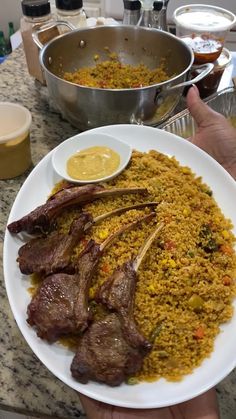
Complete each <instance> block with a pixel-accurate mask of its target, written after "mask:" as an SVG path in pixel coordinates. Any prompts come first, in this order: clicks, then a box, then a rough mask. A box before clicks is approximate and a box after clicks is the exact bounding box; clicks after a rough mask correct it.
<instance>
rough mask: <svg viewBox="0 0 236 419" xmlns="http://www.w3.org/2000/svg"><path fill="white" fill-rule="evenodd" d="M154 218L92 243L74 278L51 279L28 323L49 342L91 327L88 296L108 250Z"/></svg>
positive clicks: (35, 302)
mask: <svg viewBox="0 0 236 419" xmlns="http://www.w3.org/2000/svg"><path fill="white" fill-rule="evenodd" d="M154 216H155V213H150V214H148V215H145V216H143V217H139V218H138V219H136V220H135V221H133V222H132V223H129V224H127V225H125V226H123V227H122V228H121V229H120V230H117V231H116V232H115V233H113V234H112V235H111V236H109V237H108V238H107V239H106V240H105V241H104V242H103V243H102V244H98V243H96V242H95V241H94V240H90V241H89V243H88V244H87V246H86V247H85V249H84V250H83V252H82V253H81V254H80V255H79V258H78V262H77V272H76V273H75V274H74V275H69V274H65V273H58V274H54V275H50V276H48V277H47V278H46V279H45V280H44V281H43V283H42V285H41V286H40V287H39V289H38V290H37V292H36V294H35V295H34V297H33V298H32V301H31V303H30V304H29V306H28V309H27V314H28V319H27V321H28V323H29V324H30V325H31V326H36V329H37V334H38V336H39V337H41V338H42V339H46V340H48V341H49V342H54V341H56V340H57V339H58V338H59V337H61V336H64V335H67V334H71V333H77V334H78V333H80V332H82V331H84V330H85V329H86V328H87V327H88V323H89V321H90V316H89V310H88V293H89V288H90V285H91V280H92V277H93V275H94V273H95V270H96V268H97V265H98V262H99V260H100V257H101V255H102V254H103V252H104V251H105V249H106V248H107V247H108V246H109V245H111V243H112V242H113V241H114V240H115V239H116V238H117V237H118V236H120V235H121V234H122V233H123V232H125V231H129V230H131V229H132V228H134V227H135V226H137V225H139V224H140V223H141V222H143V221H149V220H151V219H152V218H153V217H154Z"/></svg>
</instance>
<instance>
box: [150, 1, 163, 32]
mask: <svg viewBox="0 0 236 419" xmlns="http://www.w3.org/2000/svg"><path fill="white" fill-rule="evenodd" d="M162 13H163V1H161V0H158V1H154V3H153V12H152V18H153V23H152V27H153V28H156V29H162V19H161V15H162Z"/></svg>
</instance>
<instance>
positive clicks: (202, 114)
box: [186, 86, 214, 126]
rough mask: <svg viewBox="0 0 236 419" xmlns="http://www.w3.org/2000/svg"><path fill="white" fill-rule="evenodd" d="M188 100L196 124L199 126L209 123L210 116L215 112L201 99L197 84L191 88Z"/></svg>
mask: <svg viewBox="0 0 236 419" xmlns="http://www.w3.org/2000/svg"><path fill="white" fill-rule="evenodd" d="M186 100H187V106H188V109H189V111H190V113H191V115H192V117H193V119H194V120H195V122H196V124H197V125H198V126H204V125H206V124H207V125H208V124H209V118H210V119H211V118H212V116H213V115H214V112H213V111H212V110H211V109H210V108H209V106H207V105H206V104H205V103H204V102H203V101H202V100H201V98H200V96H199V92H198V89H197V87H196V86H192V87H191V88H190V89H189V91H188V94H187V98H186Z"/></svg>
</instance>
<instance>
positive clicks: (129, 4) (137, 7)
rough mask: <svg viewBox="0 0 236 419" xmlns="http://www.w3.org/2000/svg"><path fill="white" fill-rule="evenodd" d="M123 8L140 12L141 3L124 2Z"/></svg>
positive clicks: (127, 0)
mask: <svg viewBox="0 0 236 419" xmlns="http://www.w3.org/2000/svg"><path fill="white" fill-rule="evenodd" d="M124 8H125V10H140V9H141V2H140V1H139V0H133V1H130V0H124Z"/></svg>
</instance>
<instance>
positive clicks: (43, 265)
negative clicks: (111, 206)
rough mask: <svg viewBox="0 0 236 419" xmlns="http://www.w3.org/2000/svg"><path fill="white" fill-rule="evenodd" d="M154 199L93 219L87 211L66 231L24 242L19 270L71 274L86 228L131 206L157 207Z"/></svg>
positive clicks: (44, 274) (46, 273) (48, 273)
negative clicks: (75, 253) (73, 254)
mask: <svg viewBox="0 0 236 419" xmlns="http://www.w3.org/2000/svg"><path fill="white" fill-rule="evenodd" d="M156 205H158V203H157V202H145V203H142V204H136V205H130V206H127V207H121V208H117V209H115V210H113V211H109V212H106V213H105V214H102V215H99V216H98V217H95V218H93V217H92V215H91V214H89V213H81V214H80V215H79V217H78V218H77V219H76V220H74V221H73V222H72V224H71V226H70V230H69V233H68V234H63V233H61V232H58V231H53V232H52V233H50V234H48V235H47V236H43V237H37V238H34V239H32V240H30V241H29V242H28V243H26V244H24V245H23V246H22V247H21V248H20V249H19V252H18V259H17V261H18V262H19V268H20V271H21V272H22V273H23V274H25V275H30V274H32V273H37V274H40V275H42V276H48V275H50V274H52V273H56V272H60V273H61V272H62V271H66V272H67V273H74V271H75V268H74V266H73V265H72V264H71V255H72V252H73V250H74V248H75V246H76V245H77V244H78V243H79V241H80V239H81V237H82V236H83V235H84V233H85V232H87V231H88V230H89V228H90V227H91V226H92V225H93V224H96V223H99V222H101V221H103V220H104V219H106V218H108V217H111V216H113V215H118V214H122V213H123V212H126V211H129V210H131V209H140V208H144V207H149V206H156Z"/></svg>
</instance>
